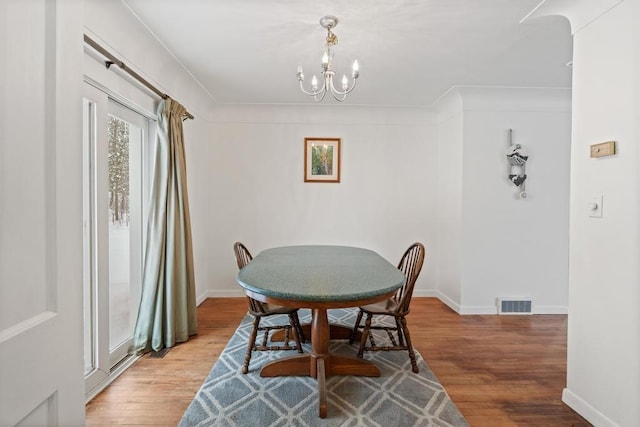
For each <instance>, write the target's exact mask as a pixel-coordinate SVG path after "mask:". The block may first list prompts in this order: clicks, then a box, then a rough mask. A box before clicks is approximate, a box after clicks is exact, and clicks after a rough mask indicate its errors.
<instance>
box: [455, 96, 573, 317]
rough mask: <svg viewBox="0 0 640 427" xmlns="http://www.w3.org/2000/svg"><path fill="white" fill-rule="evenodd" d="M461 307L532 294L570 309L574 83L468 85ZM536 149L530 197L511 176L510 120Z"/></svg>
mask: <svg viewBox="0 0 640 427" xmlns="http://www.w3.org/2000/svg"><path fill="white" fill-rule="evenodd" d="M461 95H462V99H463V105H464V107H463V110H464V113H463V114H464V120H463V122H464V123H463V133H464V151H463V165H464V166H463V178H462V182H463V186H462V192H463V195H462V201H463V202H462V203H463V206H462V232H461V235H462V242H463V245H462V249H461V258H462V265H461V271H462V273H461V274H462V308H461V313H469V314H478V313H480V314H481V313H487V314H490V313H496V311H497V307H496V299H497V298H501V297H507V298H531V299H532V301H533V304H532V305H533V312H534V313H546V314H549V313H566V312H567V305H568V284H569V233H568V230H569V171H570V149H571V91H570V90H569V89H537V88H532V89H528V88H487V89H483V88H462V89H461ZM509 129H512V143H513V144H521V145H523V146H524V148H525V149H526V150H527V152H528V155H529V159H528V161H527V163H526V175H527V178H526V181H525V189H526V193H527V196H526V198H521V197H520V191H521V189H520V188H518V187H516V186H515V185H514V184H513V183H512V182H511V181H510V180H509V178H508V175H509V171H510V168H509V166H510V165H509V163H508V161H507V158H506V151H507V148H508V147H509V138H508V130H509Z"/></svg>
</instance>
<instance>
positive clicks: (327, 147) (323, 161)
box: [304, 137, 341, 183]
mask: <svg viewBox="0 0 640 427" xmlns="http://www.w3.org/2000/svg"><path fill="white" fill-rule="evenodd" d="M340 143H341V140H340V138H311V137H309V138H305V139H304V182H325V183H326V182H332V183H339V182H340Z"/></svg>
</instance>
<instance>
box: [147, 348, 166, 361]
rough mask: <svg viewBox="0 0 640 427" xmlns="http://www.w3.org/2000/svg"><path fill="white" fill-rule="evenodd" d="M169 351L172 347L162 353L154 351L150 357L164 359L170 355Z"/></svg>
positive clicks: (164, 349) (161, 351)
mask: <svg viewBox="0 0 640 427" xmlns="http://www.w3.org/2000/svg"><path fill="white" fill-rule="evenodd" d="M169 350H171V348H170V347H165V348H163V349H162V350H160V351H152V352H151V354H150V355H149V357H150V358H151V359H162V358H163V357H165V356H166V355H167V353H169Z"/></svg>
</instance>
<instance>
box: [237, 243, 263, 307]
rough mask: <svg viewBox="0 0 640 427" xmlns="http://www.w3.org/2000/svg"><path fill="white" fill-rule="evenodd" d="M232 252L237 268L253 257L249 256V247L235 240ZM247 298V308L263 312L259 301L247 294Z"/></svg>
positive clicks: (240, 268)
mask: <svg viewBox="0 0 640 427" xmlns="http://www.w3.org/2000/svg"><path fill="white" fill-rule="evenodd" d="M233 252H234V253H235V254H236V262H237V263H238V270H242V267H244V266H245V265H247V264H249V263H250V262H251V261H252V260H253V257H252V256H251V252H249V249H247V247H246V246H245V245H244V244H242V243H240V242H235V243H234V244H233ZM247 299H248V300H249V310H250V311H251V312H252V313H264V312H265V308H264V306H263V305H262V303H261V302H260V301H257V300H255V299H253V298H251V297H249V296H247Z"/></svg>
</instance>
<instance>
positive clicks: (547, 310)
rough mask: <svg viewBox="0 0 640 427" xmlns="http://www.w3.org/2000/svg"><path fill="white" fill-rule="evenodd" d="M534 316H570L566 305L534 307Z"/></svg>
mask: <svg viewBox="0 0 640 427" xmlns="http://www.w3.org/2000/svg"><path fill="white" fill-rule="evenodd" d="M533 314H569V307H567V306H566V305H534V306H533Z"/></svg>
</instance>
